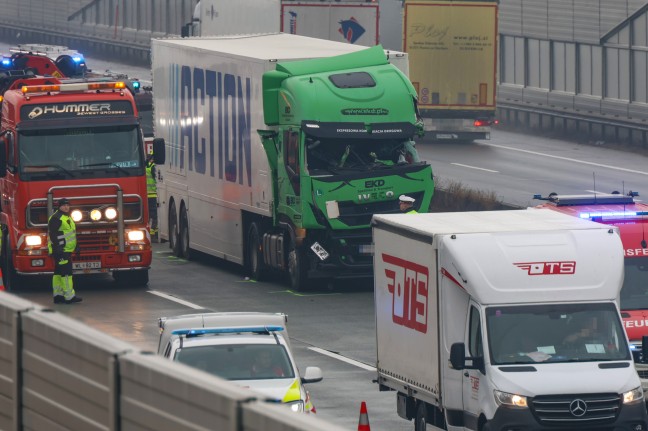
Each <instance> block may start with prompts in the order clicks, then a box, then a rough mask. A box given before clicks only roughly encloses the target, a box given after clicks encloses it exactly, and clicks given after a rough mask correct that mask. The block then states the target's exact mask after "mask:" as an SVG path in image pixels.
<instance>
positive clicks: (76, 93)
mask: <svg viewBox="0 0 648 431" xmlns="http://www.w3.org/2000/svg"><path fill="white" fill-rule="evenodd" d="M5 88H8V89H7V90H6V91H4V93H3V97H2V117H1V122H0V177H1V178H0V192H1V197H0V229H1V234H2V247H1V248H0V255H1V256H0V257H1V259H0V261H1V264H2V270H3V276H4V277H3V278H4V285H5V288H6V289H7V290H12V289H15V288H17V287H19V285H20V282H21V281H20V277H21V276H25V275H43V274H52V273H53V270H54V266H53V262H52V260H51V259H49V257H48V252H47V237H46V234H47V222H48V218H49V216H50V215H51V214H52V212H53V210H54V208H55V203H56V201H57V200H58V199H59V198H61V197H66V198H68V199H69V200H70V202H71V208H72V211H71V216H72V218H73V219H74V220H75V222H76V226H77V241H78V243H79V245H80V254H79V255H78V256H75V257H74V258H73V267H74V272H75V273H108V272H110V273H112V275H113V277H114V278H115V280H116V281H118V282H121V283H124V284H129V285H144V284H146V283H148V270H149V267H150V265H151V258H152V251H151V238H150V234H149V215H148V204H147V194H146V170H145V149H144V145H145V144H144V136H143V133H142V128H141V125H140V119H139V115H138V111H137V106H136V103H135V99H134V97H133V94H132V92H131V90H129V86H128V85H126V83H125V82H121V81H118V82H105V80H99V81H92V80H87V79H65V78H56V77H27V76H24V77H21V78H20V80H14V82H13V83H12V84H10V85H7V86H6V87H5ZM3 90H4V89H3ZM154 148H155V155H154V157H155V162H156V163H158V164H163V163H164V140H156V141H155V142H154Z"/></svg>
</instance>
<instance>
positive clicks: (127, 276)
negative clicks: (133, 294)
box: [113, 269, 149, 287]
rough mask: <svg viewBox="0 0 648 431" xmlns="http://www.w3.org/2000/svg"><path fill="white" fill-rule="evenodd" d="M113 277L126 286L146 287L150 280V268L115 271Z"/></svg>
mask: <svg viewBox="0 0 648 431" xmlns="http://www.w3.org/2000/svg"><path fill="white" fill-rule="evenodd" d="M113 278H114V279H115V281H116V282H117V283H118V284H120V285H122V286H124V287H144V286H146V285H147V284H148V282H149V271H148V269H141V270H136V271H115V272H113Z"/></svg>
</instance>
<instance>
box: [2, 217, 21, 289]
mask: <svg viewBox="0 0 648 431" xmlns="http://www.w3.org/2000/svg"><path fill="white" fill-rule="evenodd" d="M17 281H18V274H16V269H15V268H14V266H13V263H12V261H11V244H9V239H8V235H7V234H6V230H5V229H2V284H3V285H4V288H5V291H7V292H16V291H17Z"/></svg>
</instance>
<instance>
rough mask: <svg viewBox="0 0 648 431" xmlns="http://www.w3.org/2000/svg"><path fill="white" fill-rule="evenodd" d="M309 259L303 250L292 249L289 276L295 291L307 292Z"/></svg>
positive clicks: (289, 257)
mask: <svg viewBox="0 0 648 431" xmlns="http://www.w3.org/2000/svg"><path fill="white" fill-rule="evenodd" d="M307 274H308V259H307V257H306V253H305V252H304V249H303V248H300V247H295V246H294V245H293V246H292V247H291V249H290V251H289V252H288V276H289V279H290V288H291V289H292V290H295V291H298V292H299V291H303V290H306V282H307V281H308V277H307Z"/></svg>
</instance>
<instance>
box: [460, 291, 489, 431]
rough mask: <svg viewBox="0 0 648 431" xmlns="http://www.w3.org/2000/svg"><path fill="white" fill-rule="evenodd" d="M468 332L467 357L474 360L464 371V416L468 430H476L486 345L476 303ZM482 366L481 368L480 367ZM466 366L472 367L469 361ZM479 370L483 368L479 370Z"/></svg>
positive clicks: (473, 306)
mask: <svg viewBox="0 0 648 431" xmlns="http://www.w3.org/2000/svg"><path fill="white" fill-rule="evenodd" d="M469 307H470V312H469V313H468V322H467V323H468V325H467V330H466V349H467V350H468V352H466V356H467V357H470V358H473V360H472V365H473V367H471V368H466V369H464V370H463V415H464V426H465V428H466V429H470V430H476V429H477V422H478V419H479V414H480V407H479V404H480V403H479V400H480V399H481V398H482V397H481V396H482V393H483V391H484V390H485V385H486V381H485V378H486V376H485V375H484V371H483V370H485V368H484V365H483V364H484V344H483V336H482V325H481V312H480V309H479V307H478V306H477V304H476V303H474V302H472V301H471V303H470V306H469ZM480 364H481V366H480ZM466 365H469V366H470V365H471V364H470V361H467V364H466ZM478 368H481V370H479V369H478Z"/></svg>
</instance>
